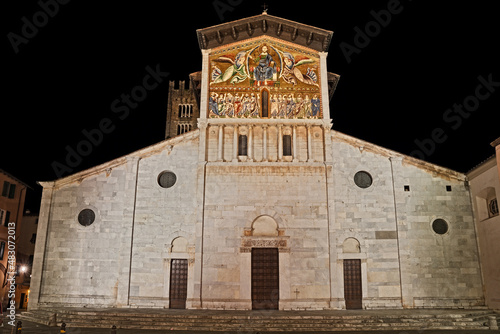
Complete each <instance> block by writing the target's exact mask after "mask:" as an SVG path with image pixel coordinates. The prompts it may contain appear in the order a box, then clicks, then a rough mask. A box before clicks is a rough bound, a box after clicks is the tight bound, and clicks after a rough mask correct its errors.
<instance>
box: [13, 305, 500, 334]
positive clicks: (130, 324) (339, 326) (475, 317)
mask: <svg viewBox="0 0 500 334" xmlns="http://www.w3.org/2000/svg"><path fill="white" fill-rule="evenodd" d="M55 314H57V316H56V317H55V319H56V321H57V324H58V325H59V326H60V324H61V323H62V322H63V321H64V322H65V323H66V325H67V328H72V327H73V328H76V327H86V328H110V327H111V326H112V325H116V326H117V327H118V328H121V329H158V330H171V329H173V330H181V331H182V330H187V331H188V330H200V331H214V332H221V331H229V330H236V331H237V330H242V329H244V330H250V331H291V330H293V331H316V332H322V331H332V330H338V331H353V330H401V331H403V330H423V329H443V330H444V329H449V330H454V329H455V330H456V329H468V330H483V329H489V327H488V317H489V316H491V315H495V313H493V312H491V311H489V310H477V311H470V312H464V311H462V312H453V311H450V310H447V311H443V312H439V311H435V310H434V311H429V312H427V313H426V312H425V311H418V312H411V311H406V312H402V311H399V312H398V311H395V312H378V313H377V312H370V311H366V312H363V311H359V312H358V313H355V314H352V313H349V312H342V311H341V312H314V311H309V312H307V311H304V312H287V311H283V312H273V313H266V312H239V311H220V312H214V311H211V312H210V311H208V312H204V311H203V310H201V311H184V312H182V311H180V312H175V311H174V312H170V310H150V311H148V310H138V311H137V312H135V311H134V310H130V309H127V310H109V309H106V310H95V309H94V310H82V309H64V310H55V309H53V310H50V309H41V310H37V311H35V312H26V313H24V314H23V315H22V317H23V318H24V319H26V320H29V321H34V322H38V323H44V324H48V323H50V324H52V325H53V324H54V315H55ZM51 322H52V323H51ZM485 323H486V326H485Z"/></svg>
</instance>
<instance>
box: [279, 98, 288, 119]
mask: <svg viewBox="0 0 500 334" xmlns="http://www.w3.org/2000/svg"><path fill="white" fill-rule="evenodd" d="M278 111H279V117H280V118H286V98H285V97H284V96H283V95H281V94H280V95H278Z"/></svg>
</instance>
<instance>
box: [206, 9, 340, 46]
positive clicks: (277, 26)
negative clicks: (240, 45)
mask: <svg viewBox="0 0 500 334" xmlns="http://www.w3.org/2000/svg"><path fill="white" fill-rule="evenodd" d="M196 33H197V35H198V43H199V45H200V49H202V50H205V49H214V48H218V47H222V46H225V45H228V44H233V43H236V42H240V41H244V40H247V39H250V38H255V37H260V36H270V37H274V38H279V39H281V40H285V41H288V42H292V43H295V44H298V45H302V46H304V47H307V48H310V49H313V50H316V51H319V52H327V51H328V49H329V47H330V43H331V40H332V36H333V32H332V31H329V30H325V29H321V28H317V27H313V26H310V25H307V24H303V23H298V22H295V21H290V20H287V19H283V18H281V17H277V16H272V15H269V14H267V13H263V14H260V15H256V16H252V17H248V18H244V19H240V20H236V21H232V22H227V23H222V24H219V25H216V26H212V27H208V28H203V29H198V30H197V31H196Z"/></svg>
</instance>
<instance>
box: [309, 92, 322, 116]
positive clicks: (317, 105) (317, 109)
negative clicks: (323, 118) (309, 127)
mask: <svg viewBox="0 0 500 334" xmlns="http://www.w3.org/2000/svg"><path fill="white" fill-rule="evenodd" d="M311 111H312V117H316V118H317V117H319V116H320V113H321V101H320V99H319V97H318V95H314V96H313V98H312V100H311Z"/></svg>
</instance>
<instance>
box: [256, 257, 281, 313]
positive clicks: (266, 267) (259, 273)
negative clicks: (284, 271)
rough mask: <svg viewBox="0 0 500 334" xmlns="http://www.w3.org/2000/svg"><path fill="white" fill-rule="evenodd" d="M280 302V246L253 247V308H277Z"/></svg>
mask: <svg viewBox="0 0 500 334" xmlns="http://www.w3.org/2000/svg"><path fill="white" fill-rule="evenodd" d="M278 302H279V253H278V248H252V309H253V310H277V309H278Z"/></svg>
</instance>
